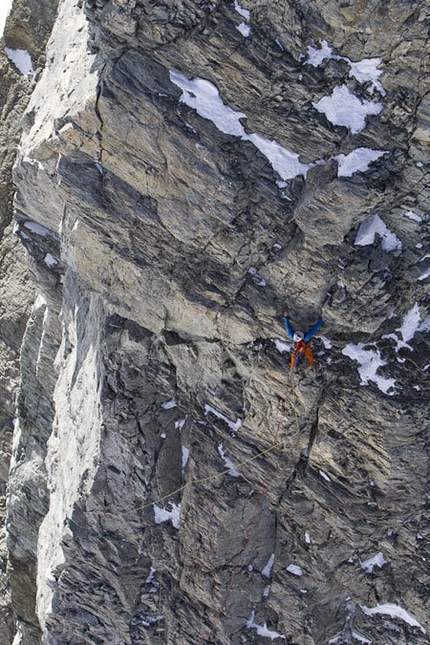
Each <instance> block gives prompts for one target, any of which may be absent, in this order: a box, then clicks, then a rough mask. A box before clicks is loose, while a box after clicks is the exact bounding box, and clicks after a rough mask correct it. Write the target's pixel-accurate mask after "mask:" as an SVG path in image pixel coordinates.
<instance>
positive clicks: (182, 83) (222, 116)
mask: <svg viewBox="0 0 430 645" xmlns="http://www.w3.org/2000/svg"><path fill="white" fill-rule="evenodd" d="M170 80H171V81H172V83H174V84H175V85H177V86H178V87H180V88H181V90H182V95H181V97H180V99H179V100H180V101H182V102H183V103H185V104H186V105H188V106H189V107H191V108H193V109H194V110H196V112H197V114H199V115H200V116H201V117H203V118H204V119H209V120H210V121H212V122H213V123H214V124H215V125H216V127H217V128H218V130H220V131H221V132H224V133H225V134H230V135H232V136H235V137H240V138H241V139H242V140H243V141H251V142H252V143H253V144H254V145H255V146H256V147H257V148H258V149H259V150H260V152H261V153H262V154H263V155H264V156H265V157H266V159H268V161H269V162H270V164H271V166H272V168H273V169H274V170H275V171H276V172H277V173H278V174H279V176H280V177H281V179H284V180H285V179H292V178H293V177H296V176H297V175H306V173H307V171H308V170H309V168H311V166H312V164H303V163H300V161H299V155H298V154H296V153H294V152H290V151H289V150H286V149H285V148H283V147H282V146H280V145H279V144H278V143H277V142H276V141H270V140H269V139H265V138H264V137H262V136H261V135H259V134H248V133H247V132H246V131H245V128H244V127H243V125H242V123H241V122H240V120H241V119H243V118H246V115H245V114H244V113H243V112H236V111H235V110H232V109H231V108H230V107H229V106H228V105H225V104H224V103H223V101H222V99H221V97H220V95H219V92H218V90H217V88H216V87H215V85H213V83H211V82H210V81H207V80H205V79H203V78H194V79H191V80H190V79H188V78H187V77H186V76H184V75H183V74H180V73H179V72H176V71H173V70H170Z"/></svg>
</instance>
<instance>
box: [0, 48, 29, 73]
mask: <svg viewBox="0 0 430 645" xmlns="http://www.w3.org/2000/svg"><path fill="white" fill-rule="evenodd" d="M4 50H5V52H6V55H7V57H8V58H9V60H10V61H11V62H12V63H13V64H14V65H15V67H16V68H17V69H18V70H19V72H20V73H21V74H22V75H23V76H32V77H33V78H34V76H35V71H34V69H33V63H32V62H31V56H30V54H29V53H28V51H27V50H26V49H10V48H9V47H5V48H4Z"/></svg>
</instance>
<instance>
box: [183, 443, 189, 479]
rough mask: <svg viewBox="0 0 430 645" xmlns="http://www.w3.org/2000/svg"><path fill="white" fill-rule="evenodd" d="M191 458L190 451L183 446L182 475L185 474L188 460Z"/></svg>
mask: <svg viewBox="0 0 430 645" xmlns="http://www.w3.org/2000/svg"><path fill="white" fill-rule="evenodd" d="M189 458H190V449H189V448H187V447H186V446H182V474H184V473H185V468H186V467H187V463H188V459H189Z"/></svg>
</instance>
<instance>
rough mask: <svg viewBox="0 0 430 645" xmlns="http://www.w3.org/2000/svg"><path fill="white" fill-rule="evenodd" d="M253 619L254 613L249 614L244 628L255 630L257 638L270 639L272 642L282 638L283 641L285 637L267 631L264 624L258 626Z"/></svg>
mask: <svg viewBox="0 0 430 645" xmlns="http://www.w3.org/2000/svg"><path fill="white" fill-rule="evenodd" d="M254 619H255V611H253V612H252V613H251V617H250V618H249V620H247V621H246V626H247V627H248V629H256V630H257V634H258V636H263V637H264V638H270V640H272V641H273V640H275V638H283V639H284V640H285V636H283V635H282V634H278V632H275V631H273V630H270V629H268V628H267V625H266V623H264V624H263V625H258V624H257V623H256V622H254Z"/></svg>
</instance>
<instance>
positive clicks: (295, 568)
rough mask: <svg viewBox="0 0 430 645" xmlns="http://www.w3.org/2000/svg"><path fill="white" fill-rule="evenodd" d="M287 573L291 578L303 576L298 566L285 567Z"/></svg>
mask: <svg viewBox="0 0 430 645" xmlns="http://www.w3.org/2000/svg"><path fill="white" fill-rule="evenodd" d="M287 571H288V572H289V573H292V574H293V576H297V577H299V578H300V577H301V576H302V575H303V569H302V568H301V567H299V565H298V564H289V565H288V567H287Z"/></svg>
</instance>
